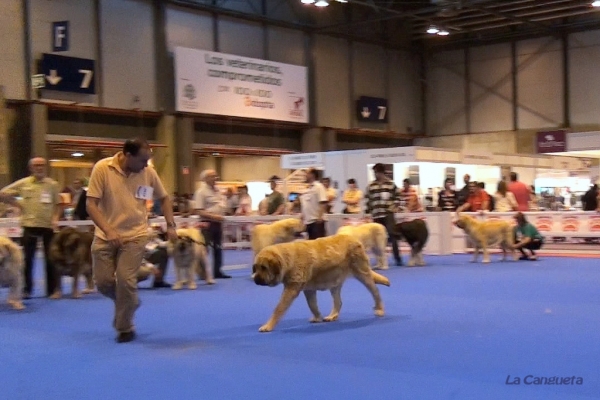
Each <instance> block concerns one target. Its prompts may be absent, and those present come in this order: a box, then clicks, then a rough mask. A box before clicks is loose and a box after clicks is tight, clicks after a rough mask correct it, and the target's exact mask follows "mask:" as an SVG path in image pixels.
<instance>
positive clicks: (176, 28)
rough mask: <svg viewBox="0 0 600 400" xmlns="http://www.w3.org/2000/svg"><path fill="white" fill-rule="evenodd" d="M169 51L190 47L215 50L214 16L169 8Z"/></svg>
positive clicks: (167, 28) (178, 8)
mask: <svg viewBox="0 0 600 400" xmlns="http://www.w3.org/2000/svg"><path fill="white" fill-rule="evenodd" d="M166 34H167V49H168V51H170V52H173V51H174V49H175V47H189V48H192V49H200V50H213V23H212V16H211V15H210V14H206V13H200V12H194V11H193V10H190V9H186V8H180V7H175V6H171V5H169V6H167V26H166Z"/></svg>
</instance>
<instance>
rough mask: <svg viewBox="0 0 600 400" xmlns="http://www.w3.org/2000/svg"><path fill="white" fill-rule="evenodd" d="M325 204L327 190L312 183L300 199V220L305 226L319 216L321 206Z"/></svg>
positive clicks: (320, 185) (317, 183) (318, 183)
mask: <svg viewBox="0 0 600 400" xmlns="http://www.w3.org/2000/svg"><path fill="white" fill-rule="evenodd" d="M322 202H325V203H326V202H327V190H326V189H325V186H323V185H322V184H321V183H320V182H316V181H315V182H313V183H312V184H311V185H310V186H309V188H308V190H307V191H306V192H305V193H304V194H303V195H302V196H301V197H300V204H301V205H302V218H303V219H304V223H305V224H307V225H308V224H312V223H313V222H315V221H316V220H317V219H318V218H319V216H320V215H321V204H320V203H322Z"/></svg>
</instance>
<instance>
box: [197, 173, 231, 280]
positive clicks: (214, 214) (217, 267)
mask: <svg viewBox="0 0 600 400" xmlns="http://www.w3.org/2000/svg"><path fill="white" fill-rule="evenodd" d="M218 178H219V177H218V176H217V172H216V171H215V170H213V169H207V170H205V171H202V173H201V174H200V180H201V181H202V183H201V184H200V188H199V189H198V190H196V193H194V204H195V209H196V213H197V214H198V215H199V216H200V219H201V220H202V221H203V222H206V223H208V227H207V228H205V229H203V230H202V234H203V235H204V238H205V239H206V242H207V245H209V246H210V247H212V252H213V276H214V277H215V278H217V279H226V278H231V276H229V275H226V274H224V273H223V271H221V268H222V267H223V247H222V246H223V245H222V243H223V221H224V220H225V218H224V215H225V210H226V207H227V205H226V203H227V199H226V198H225V196H224V195H222V194H221V192H220V191H219V188H218V187H217V186H216V184H217V179H218Z"/></svg>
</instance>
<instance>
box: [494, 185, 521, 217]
mask: <svg viewBox="0 0 600 400" xmlns="http://www.w3.org/2000/svg"><path fill="white" fill-rule="evenodd" d="M494 200H495V201H494V211H497V212H510V211H516V210H517V209H518V207H519V205H518V204H517V200H516V199H515V195H514V194H512V192H509V191H508V185H507V184H506V182H505V181H500V182H498V190H497V191H496V194H494Z"/></svg>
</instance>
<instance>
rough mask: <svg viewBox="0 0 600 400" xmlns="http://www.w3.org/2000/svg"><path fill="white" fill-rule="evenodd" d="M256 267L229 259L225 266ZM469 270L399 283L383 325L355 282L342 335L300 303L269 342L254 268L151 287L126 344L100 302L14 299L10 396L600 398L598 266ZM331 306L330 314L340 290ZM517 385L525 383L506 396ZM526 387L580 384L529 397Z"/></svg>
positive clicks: (424, 272) (265, 303)
mask: <svg viewBox="0 0 600 400" xmlns="http://www.w3.org/2000/svg"><path fill="white" fill-rule="evenodd" d="M249 257H250V256H249V254H248V253H246V252H236V251H231V252H227V254H226V259H227V263H228V264H238V263H244V262H247V260H248V259H249ZM468 259H469V258H468V257H467V256H451V257H428V258H426V261H427V262H428V263H429V266H428V267H425V268H392V269H390V270H389V271H386V272H385V275H387V276H388V277H389V278H390V280H391V282H392V287H390V288H387V287H380V291H381V293H382V296H383V299H384V302H385V305H386V312H387V314H386V316H385V317H383V318H376V317H375V316H373V314H372V306H373V302H372V299H371V298H370V295H369V294H368V292H367V291H366V289H364V288H363V287H362V286H361V285H360V284H359V283H358V282H357V281H355V280H349V281H348V282H347V284H346V286H345V287H344V290H343V293H342V296H343V300H344V306H343V309H342V313H341V317H340V320H339V321H338V322H333V323H328V324H325V323H323V324H309V323H308V322H307V320H308V317H309V310H308V307H307V305H306V302H305V300H304V298H303V296H300V297H299V298H298V299H297V301H296V302H295V303H294V305H293V306H292V308H291V309H290V310H289V312H288V313H287V315H286V316H285V318H284V319H283V321H282V322H281V323H280V325H279V326H278V327H277V328H276V330H275V331H274V332H272V333H259V332H258V328H259V326H260V325H262V324H263V323H264V322H265V321H266V320H267V319H268V318H269V316H270V314H271V312H272V311H273V308H274V307H275V305H276V303H277V301H278V299H279V295H280V293H281V287H278V288H264V287H258V286H255V285H254V284H253V282H251V281H250V279H249V278H248V275H249V270H247V269H246V270H237V271H232V272H231V273H232V274H233V275H234V279H230V280H226V281H222V280H221V281H218V284H217V285H215V286H212V287H207V286H204V285H201V286H200V287H199V288H198V290H196V291H181V292H176V291H173V290H164V289H163V290H151V289H144V290H140V295H141V298H142V300H143V304H142V307H141V308H140V309H139V311H138V313H137V317H136V326H137V329H138V333H139V336H138V340H136V341H135V342H132V343H128V344H115V343H114V340H113V339H114V333H113V331H112V328H111V320H112V306H111V303H110V301H108V300H106V299H104V298H102V297H101V296H100V295H99V294H94V295H91V296H87V297H85V298H83V299H81V300H71V299H68V298H67V299H64V300H59V301H50V300H46V299H43V298H34V299H32V300H29V301H28V302H27V305H28V308H27V309H26V310H25V311H23V312H15V311H12V310H10V309H9V308H8V307H7V306H6V305H5V303H4V298H5V295H6V293H5V290H2V293H1V294H0V296H2V297H1V298H2V305H0V343H1V344H0V368H1V371H2V373H1V374H0V393H1V395H0V398H3V399H10V400H16V399H28V400H29V399H36V400H37V399H286V400H287V399H307V400H308V399H365V400H370V399H591V398H600V376H599V371H600V340H599V339H600V290H599V288H600V268H599V266H598V260H595V259H567V258H564V259H562V258H547V259H543V260H541V261H539V262H508V263H500V262H494V263H493V264H491V265H487V266H483V265H482V264H470V263H468ZM37 272H38V275H37V276H41V268H38V271H37ZM37 285H38V289H39V288H40V287H41V284H40V283H39V282H38V283H37ZM64 286H65V290H66V291H67V293H68V285H67V282H65V285H64ZM319 301H320V307H321V311H322V312H323V313H328V312H329V309H330V307H331V298H330V296H329V293H326V292H322V293H320V294H319ZM509 375H510V378H509V380H510V381H512V382H514V378H515V377H519V378H521V381H522V382H521V384H520V385H507V384H506V381H507V378H508V376H509ZM528 375H533V376H538V377H553V376H559V377H571V376H576V377H582V378H583V384H582V385H562V386H556V385H545V386H540V385H537V386H536V385H525V384H524V383H523V379H524V378H525V377H526V376H528Z"/></svg>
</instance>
